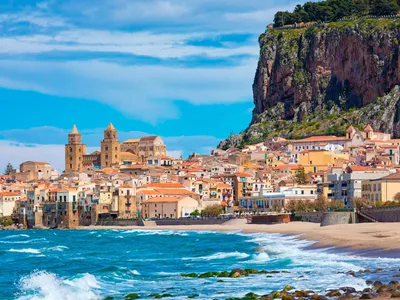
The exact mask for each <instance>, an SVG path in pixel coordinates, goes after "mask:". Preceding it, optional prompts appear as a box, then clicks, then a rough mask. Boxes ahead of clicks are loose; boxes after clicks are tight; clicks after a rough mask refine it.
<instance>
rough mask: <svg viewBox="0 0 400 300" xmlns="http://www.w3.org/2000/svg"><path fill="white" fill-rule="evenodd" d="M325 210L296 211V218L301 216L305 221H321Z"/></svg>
mask: <svg viewBox="0 0 400 300" xmlns="http://www.w3.org/2000/svg"><path fill="white" fill-rule="evenodd" d="M323 215H324V213H323V212H296V214H295V218H296V219H297V218H301V221H303V222H311V223H321V221H322V217H323Z"/></svg>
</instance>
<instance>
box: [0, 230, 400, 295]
mask: <svg viewBox="0 0 400 300" xmlns="http://www.w3.org/2000/svg"><path fill="white" fill-rule="evenodd" d="M313 244H314V242H313V241H306V240H300V239H298V237H296V236H287V235H281V234H266V233H257V234H245V233H242V232H228V233H221V232H211V231H208V232H207V231H202V232H194V231H172V230H154V231H145V230H93V231H90V230H75V231H74V230H27V231H0V270H1V271H0V299H49V300H50V299H54V300H64V299H65V300H79V299H104V298H105V297H107V296H109V297H113V298H114V299H124V297H125V295H127V294H129V293H137V294H138V295H139V296H140V299H154V294H168V295H169V296H170V297H168V298H166V299H188V296H192V297H193V296H194V297H196V299H226V298H229V297H242V296H244V295H245V294H247V293H249V292H253V293H256V294H259V295H264V294H267V293H270V292H271V291H274V290H282V289H283V288H284V287H285V286H286V285H291V286H293V287H294V288H295V289H299V290H300V289H301V290H313V291H315V292H321V293H322V292H324V291H326V290H329V289H336V288H339V287H343V286H347V287H354V288H356V289H357V290H362V289H364V288H367V287H368V285H367V283H366V280H376V279H379V280H381V281H389V280H391V279H393V278H396V277H395V276H396V275H398V274H400V271H399V268H400V259H399V258H395V257H388V258H384V257H381V258H380V257H368V256H364V255H360V254H357V253H352V252H349V251H346V249H340V250H337V249H334V248H315V247H313ZM236 268H241V269H245V268H254V269H257V270H266V271H285V272H279V273H276V274H270V275H265V274H263V275H250V276H247V277H240V278H223V282H221V281H220V280H219V281H218V279H220V278H204V279H199V278H186V277H182V276H181V273H192V272H195V273H204V272H208V271H231V270H232V269H236ZM378 268H381V269H383V271H382V272H380V273H375V274H374V273H364V272H360V273H356V276H352V275H350V274H348V273H347V272H349V271H355V272H359V271H360V270H366V269H369V270H375V269H378ZM397 279H399V278H397ZM151 294H153V295H152V296H149V295H151Z"/></svg>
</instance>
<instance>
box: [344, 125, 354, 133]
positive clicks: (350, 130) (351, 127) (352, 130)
mask: <svg viewBox="0 0 400 300" xmlns="http://www.w3.org/2000/svg"><path fill="white" fill-rule="evenodd" d="M354 131H356V130H355V129H354V127H353V126H352V125H350V127H349V128H348V129H347V131H346V132H347V133H352V132H354Z"/></svg>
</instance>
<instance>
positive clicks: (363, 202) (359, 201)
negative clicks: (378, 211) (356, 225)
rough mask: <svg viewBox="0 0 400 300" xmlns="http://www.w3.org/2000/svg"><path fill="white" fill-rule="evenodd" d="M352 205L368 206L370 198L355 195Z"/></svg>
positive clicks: (358, 206) (356, 207) (355, 206)
mask: <svg viewBox="0 0 400 300" xmlns="http://www.w3.org/2000/svg"><path fill="white" fill-rule="evenodd" d="M351 206H352V207H353V208H355V209H358V208H361V207H365V206H368V200H367V199H366V198H364V197H354V198H353V200H351Z"/></svg>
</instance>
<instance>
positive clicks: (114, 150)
mask: <svg viewBox="0 0 400 300" xmlns="http://www.w3.org/2000/svg"><path fill="white" fill-rule="evenodd" d="M117 134H118V133H117V130H116V129H115V128H114V126H113V124H111V123H110V124H109V125H108V127H107V128H106V130H104V139H103V140H102V141H101V167H102V168H109V167H111V166H113V165H116V164H119V162H120V154H121V145H120V142H119V141H118V136H117Z"/></svg>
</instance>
